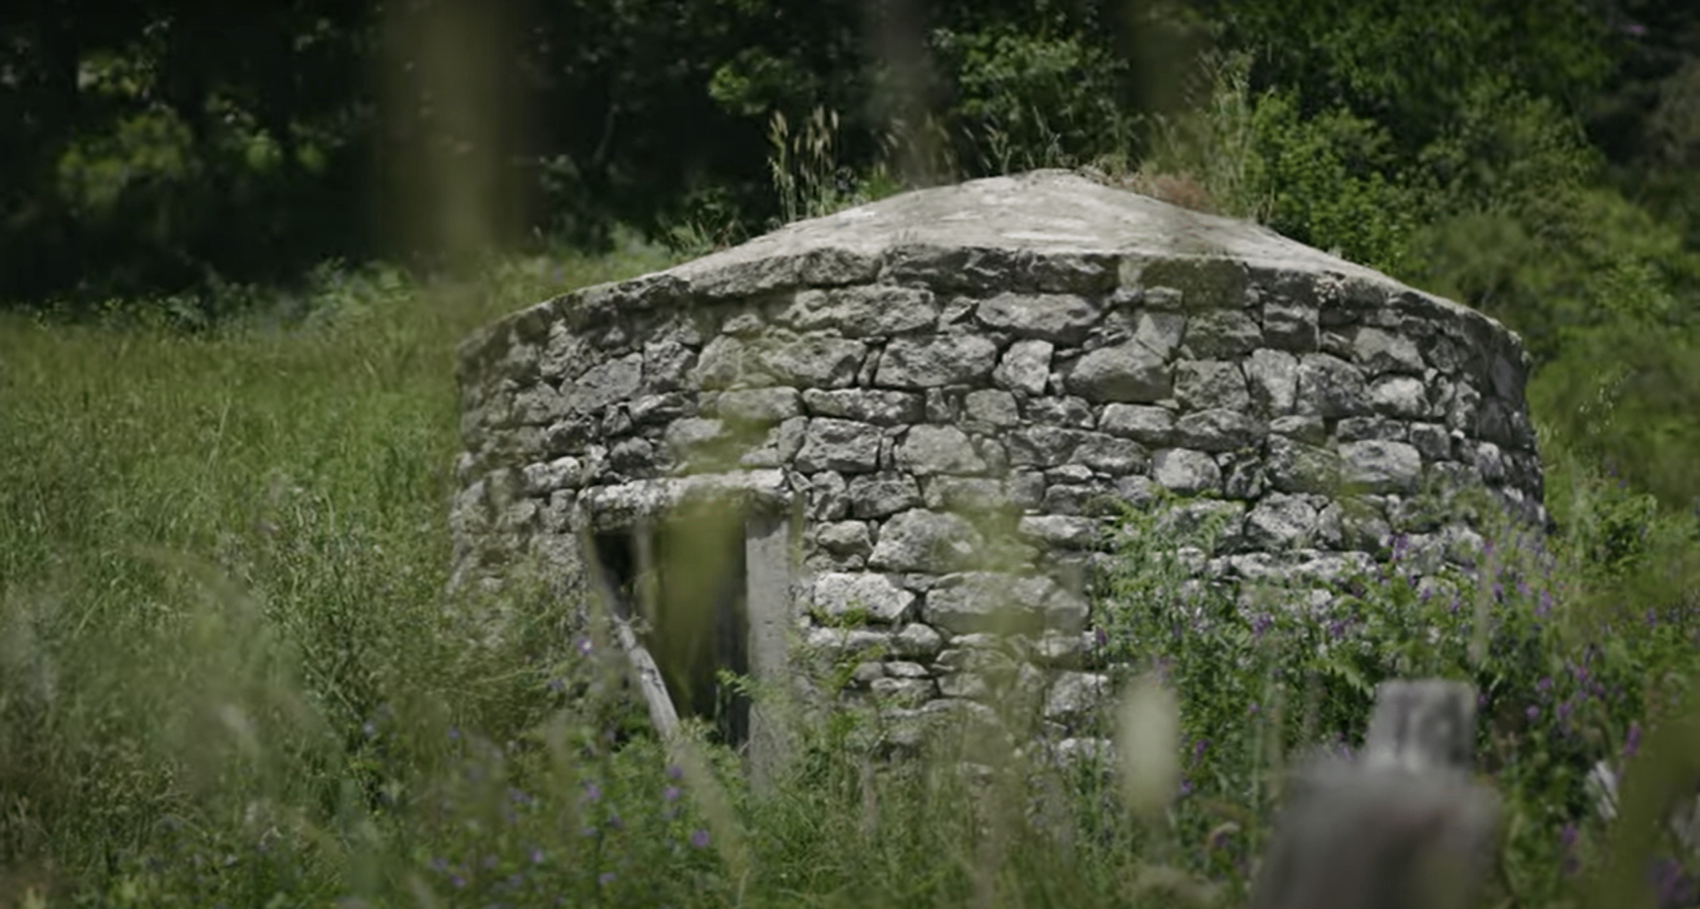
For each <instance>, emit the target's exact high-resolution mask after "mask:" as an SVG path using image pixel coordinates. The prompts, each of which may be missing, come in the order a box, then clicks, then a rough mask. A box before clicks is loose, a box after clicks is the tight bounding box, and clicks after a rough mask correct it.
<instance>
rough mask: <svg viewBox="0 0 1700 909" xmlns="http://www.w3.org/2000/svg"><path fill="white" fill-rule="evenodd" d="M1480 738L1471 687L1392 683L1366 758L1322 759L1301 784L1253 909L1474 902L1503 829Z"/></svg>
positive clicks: (1379, 699)
mask: <svg viewBox="0 0 1700 909" xmlns="http://www.w3.org/2000/svg"><path fill="white" fill-rule="evenodd" d="M1474 731H1475V691H1474V689H1473V688H1471V687H1470V686H1468V685H1464V684H1461V683H1456V682H1446V681H1439V680H1422V681H1393V682H1386V683H1383V684H1382V685H1381V686H1380V687H1379V688H1378V689H1377V690H1376V705H1375V712H1374V715H1373V717H1372V719H1371V720H1370V729H1369V736H1368V741H1367V742H1366V744H1365V747H1364V753H1363V756H1362V758H1361V760H1359V761H1355V762H1353V761H1343V760H1336V759H1317V760H1313V761H1312V762H1310V763H1309V764H1308V765H1306V766H1305V767H1304V768H1303V769H1301V770H1300V771H1299V772H1298V773H1297V774H1296V775H1295V777H1294V779H1293V780H1292V783H1291V785H1290V787H1289V789H1288V797H1287V805H1286V807H1285V809H1284V810H1283V811H1282V814H1281V818H1280V821H1279V822H1278V823H1277V825H1276V829H1275V835H1274V839H1273V840H1272V842H1271V844H1270V846H1269V850H1268V852H1267V854H1266V855H1265V857H1264V860H1263V864H1262V866H1261V867H1260V868H1259V869H1258V874H1257V877H1256V879H1255V880H1254V882H1253V884H1252V897H1251V909H1464V907H1466V906H1469V905H1470V904H1471V903H1472V901H1473V900H1474V899H1475V898H1476V896H1477V894H1478V892H1479V891H1480V887H1481V883H1482V880H1483V878H1484V877H1485V876H1486V873H1487V871H1488V869H1489V868H1490V867H1491V866H1492V862H1493V857H1494V850H1495V847H1496V845H1497V844H1496V842H1495V840H1496V836H1497V832H1498V822H1499V800H1498V797H1497V795H1496V794H1495V793H1494V792H1493V790H1492V789H1491V788H1489V787H1486V786H1483V785H1481V784H1479V783H1477V782H1475V781H1474V780H1473V779H1472V778H1471V775H1470V753H1471V748H1470V743H1471V741H1472V737H1473V735H1474Z"/></svg>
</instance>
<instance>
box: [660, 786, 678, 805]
mask: <svg viewBox="0 0 1700 909" xmlns="http://www.w3.org/2000/svg"><path fill="white" fill-rule="evenodd" d="M678 798H679V787H677V786H668V787H667V788H666V789H663V790H661V800H662V801H663V802H671V801H675V800H677V799H678Z"/></svg>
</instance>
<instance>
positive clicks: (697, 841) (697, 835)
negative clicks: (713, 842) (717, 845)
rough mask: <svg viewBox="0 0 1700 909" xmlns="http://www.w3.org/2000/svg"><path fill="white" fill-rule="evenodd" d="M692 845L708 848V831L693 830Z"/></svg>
mask: <svg viewBox="0 0 1700 909" xmlns="http://www.w3.org/2000/svg"><path fill="white" fill-rule="evenodd" d="M691 845H692V846H694V847H696V848H698V849H707V848H708V831H707V830H702V829H697V830H692V831H691Z"/></svg>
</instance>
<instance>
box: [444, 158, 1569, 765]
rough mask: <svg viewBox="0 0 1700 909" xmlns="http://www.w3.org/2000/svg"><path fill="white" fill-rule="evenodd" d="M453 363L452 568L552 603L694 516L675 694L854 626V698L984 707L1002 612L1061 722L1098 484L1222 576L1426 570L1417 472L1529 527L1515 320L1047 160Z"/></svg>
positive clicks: (497, 335) (779, 239) (773, 668)
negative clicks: (707, 675)
mask: <svg viewBox="0 0 1700 909" xmlns="http://www.w3.org/2000/svg"><path fill="white" fill-rule="evenodd" d="M460 357H461V362H460V368H461V386H462V396H463V397H462V408H463V421H462V434H463V437H464V442H465V452H464V454H463V455H462V457H461V460H460V462H459V464H458V477H459V482H460V490H461V491H460V493H459V495H458V497H457V498H456V500H455V502H454V506H453V527H454V532H455V539H456V545H455V555H454V559H455V577H456V583H460V584H476V583H479V582H481V581H484V580H487V579H489V578H491V577H495V576H498V575H500V574H501V573H502V572H504V571H506V570H509V569H510V568H511V567H512V566H514V565H516V564H518V563H519V561H520V560H521V559H522V558H523V557H527V556H531V557H536V558H538V559H539V560H540V561H539V562H538V563H537V564H541V565H542V566H544V570H545V571H546V572H548V574H549V576H550V577H551V579H552V580H554V581H555V582H556V583H557V584H558V587H559V589H560V590H562V591H566V592H569V593H570V592H571V591H574V590H580V589H583V588H584V585H585V583H586V580H587V578H589V577H591V576H592V575H598V574H599V575H602V576H606V577H608V578H609V582H610V584H611V585H613V586H616V587H617V586H620V585H621V584H622V583H626V584H628V586H629V583H630V582H632V581H633V580H634V578H635V577H636V574H637V570H638V569H637V566H639V565H640V564H642V563H643V562H644V560H645V559H646V558H647V559H650V560H652V561H653V560H655V559H658V558H661V556H658V555H657V554H656V553H657V552H658V551H663V550H666V551H682V549H681V547H683V546H685V543H684V542H680V541H687V542H688V541H689V540H690V539H696V540H697V541H698V546H697V548H698V549H699V550H701V549H703V547H705V546H707V547H708V548H710V549H712V548H714V547H713V546H709V545H708V544H706V543H704V542H702V541H703V540H704V539H706V538H707V536H713V537H714V538H715V539H716V540H718V541H720V542H719V543H717V544H715V545H716V546H719V549H718V550H716V551H717V552H718V553H719V554H720V556H722V558H721V559H720V560H719V562H718V563H716V564H717V565H718V566H720V567H715V568H713V569H712V570H709V569H701V570H695V569H693V571H692V572H687V573H686V576H683V577H679V576H677V575H678V574H679V573H678V572H675V575H676V576H674V577H672V578H669V577H667V576H666V573H665V572H662V579H661V582H660V584H661V586H662V587H663V588H669V589H671V590H673V591H674V592H675V594H676V595H675V596H674V598H673V599H674V600H675V601H680V602H683V601H685V600H689V601H691V602H694V603H697V604H698V605H699V606H703V604H707V605H706V606H703V608H706V609H707V610H708V613H707V614H708V616H709V617H708V618H701V619H700V620H699V621H698V622H697V623H696V624H695V625H694V626H689V627H688V630H687V631H683V632H679V634H681V635H683V636H684V637H685V638H688V639H689V640H686V641H684V642H683V643H679V642H675V644H676V646H674V647H672V648H671V650H672V651H673V652H674V655H675V657H676V659H677V660H682V661H683V662H682V663H679V666H676V667H675V669H674V670H671V675H670V679H669V687H670V688H674V689H675V690H674V692H673V693H674V697H675V699H677V700H678V701H679V702H680V703H681V704H683V705H685V706H683V707H682V708H681V709H682V711H685V712H689V710H690V709H691V708H690V706H689V705H690V703H693V702H694V703H697V704H698V705H699V707H700V705H701V704H703V703H706V702H705V701H703V700H702V699H701V698H700V697H699V696H698V694H697V693H695V692H691V693H686V692H682V691H679V690H677V688H678V687H679V685H678V684H677V680H679V679H683V678H684V676H685V675H686V674H688V673H689V672H696V673H697V676H696V677H697V678H699V679H700V678H702V675H701V670H702V667H701V665H700V664H701V663H702V662H703V661H704V660H707V661H708V662H711V663H715V664H718V665H721V666H730V668H734V669H736V670H739V671H747V672H749V673H751V674H753V675H754V676H755V677H756V678H757V679H758V680H762V679H765V680H767V681H769V682H773V681H780V680H783V679H786V678H788V677H790V675H791V673H792V666H793V662H792V660H793V657H794V656H795V649H796V648H797V647H798V646H800V645H801V646H811V645H812V646H814V647H817V648H827V649H832V648H837V649H838V650H839V651H840V652H842V651H843V650H844V649H845V648H850V649H856V648H864V647H871V646H872V647H877V648H878V649H877V650H875V651H873V658H872V659H868V660H867V661H865V662H864V663H863V664H862V665H859V666H857V667H856V669H855V672H854V674H853V676H852V677H851V682H850V685H851V688H852V689H853V690H856V691H860V692H863V694H864V695H865V696H872V697H875V698H877V699H879V700H880V702H881V703H883V704H886V705H892V706H894V707H895V709H898V710H902V711H906V712H919V713H926V712H929V711H946V710H948V709H950V708H951V707H952V706H953V705H954V706H962V705H964V704H966V703H968V702H972V701H974V700H976V699H978V698H982V697H985V696H986V689H985V687H984V686H983V685H980V684H978V683H977V682H976V679H975V677H974V675H973V674H972V673H969V672H965V671H963V668H964V666H965V665H967V663H968V662H969V661H967V660H966V659H965V658H964V655H965V654H967V653H970V652H971V651H973V650H975V648H980V647H986V646H989V643H988V641H989V639H990V638H991V637H992V635H990V634H989V632H992V631H994V630H999V629H1008V628H1010V627H1015V628H1017V630H1020V631H1022V632H1023V633H1024V635H1025V637H1024V640H1027V641H1029V642H1031V646H1029V647H1028V648H1027V650H1026V651H1024V652H1026V653H1029V654H1030V655H1031V657H1032V660H1031V665H1032V667H1034V668H1033V669H1032V671H1033V672H1034V673H1036V674H1037V675H1038V676H1040V677H1042V678H1043V679H1044V680H1046V684H1048V685H1050V686H1052V687H1051V688H1050V691H1051V695H1050V696H1049V698H1048V700H1043V703H1044V705H1045V706H1044V710H1045V711H1046V713H1047V715H1048V716H1049V718H1050V719H1052V720H1055V721H1057V722H1058V723H1059V724H1060V725H1066V721H1067V720H1068V718H1069V715H1070V713H1071V711H1074V710H1077V709H1078V707H1079V703H1080V697H1079V695H1080V694H1081V693H1082V692H1087V693H1090V692H1091V691H1092V690H1095V686H1099V685H1101V683H1102V679H1101V677H1097V676H1093V675H1091V674H1090V673H1083V672H1081V671H1079V670H1078V669H1071V668H1069V666H1070V660H1071V657H1072V656H1073V655H1075V654H1078V653H1079V652H1080V651H1081V649H1082V648H1084V647H1087V646H1089V638H1090V634H1089V633H1084V634H1083V632H1085V630H1086V629H1087V628H1088V623H1089V621H1090V618H1091V617H1090V616H1089V614H1088V611H1089V610H1088V597H1087V596H1085V593H1086V590H1085V585H1086V584H1087V583H1088V582H1089V578H1090V574H1091V572H1090V571H1089V569H1090V567H1091V565H1092V563H1093V560H1094V559H1095V558H1101V557H1102V556H1101V553H1100V550H1101V548H1102V541H1103V538H1104V533H1103V531H1104V529H1105V521H1106V517H1107V516H1109V515H1112V514H1114V513H1115V509H1114V508H1113V507H1107V506H1113V505H1114V503H1115V502H1116V501H1118V500H1119V501H1121V502H1127V503H1132V504H1134V505H1139V504H1142V503H1146V502H1149V501H1151V500H1152V499H1153V497H1154V495H1155V494H1156V493H1159V492H1161V491H1163V490H1167V491H1170V492H1173V493H1177V494H1181V495H1183V496H1194V497H1201V498H1202V499H1203V502H1202V504H1196V503H1195V504H1194V505H1193V506H1189V507H1194V508H1199V507H1202V508H1205V509H1207V510H1210V511H1212V512H1213V513H1218V514H1219V515H1220V516H1221V517H1222V518H1224V519H1225V520H1226V521H1227V526H1226V530H1225V531H1224V533H1223V535H1222V537H1221V538H1220V545H1219V547H1218V551H1217V552H1215V553H1212V554H1208V555H1209V556H1210V561H1209V565H1208V569H1209V571H1210V572H1211V575H1212V576H1213V577H1215V578H1217V579H1219V580H1224V581H1227V582H1234V581H1236V580H1239V581H1243V580H1245V579H1263V578H1269V577H1272V576H1279V577H1306V576H1309V577H1316V578H1320V579H1326V578H1328V577H1330V576H1338V575H1339V574H1340V573H1341V572H1343V571H1348V570H1350V569H1351V568H1352V567H1353V566H1354V565H1356V564H1364V563H1366V562H1367V559H1368V555H1367V553H1369V552H1371V551H1373V550H1374V549H1375V548H1376V547H1377V546H1381V545H1385V544H1386V543H1387V540H1388V537H1389V534H1391V533H1396V532H1398V533H1407V534H1409V537H1408V540H1409V546H1410V549H1411V551H1413V552H1415V553H1419V554H1424V555H1423V557H1426V558H1429V559H1430V561H1431V562H1433V563H1434V564H1438V563H1439V560H1441V559H1444V558H1447V557H1448V556H1449V554H1451V555H1456V554H1457V553H1458V552H1460V551H1461V549H1460V546H1459V544H1460V542H1461V541H1464V542H1467V540H1468V538H1469V537H1470V535H1471V534H1472V531H1471V529H1470V528H1469V527H1468V526H1467V525H1465V524H1463V523H1458V522H1451V523H1448V522H1446V521H1440V520H1437V519H1435V518H1432V517H1424V514H1428V512H1425V511H1424V510H1422V509H1419V508H1417V507H1415V502H1416V501H1417V499H1418V497H1419V494H1420V493H1422V492H1423V491H1424V490H1425V489H1426V490H1429V491H1431V492H1432V491H1435V490H1439V491H1440V492H1441V493H1445V492H1447V491H1449V490H1459V489H1464V488H1472V487H1485V488H1486V489H1487V490H1488V491H1490V492H1491V493H1493V494H1494V495H1495V496H1497V498H1498V499H1499V501H1501V502H1503V503H1504V504H1505V505H1506V507H1508V508H1509V509H1511V510H1512V511H1514V512H1515V513H1517V514H1520V515H1522V516H1524V517H1526V518H1527V519H1529V520H1530V521H1533V522H1541V521H1543V520H1544V517H1543V512H1542V510H1541V505H1540V502H1541V471H1540V463H1539V460H1538V458H1537V455H1536V451H1535V438H1534V433H1533V431H1532V430H1531V427H1530V423H1529V420H1528V416H1527V412H1526V408H1525V403H1524V380H1525V375H1526V370H1527V360H1526V356H1525V353H1524V350H1523V347H1522V345H1521V342H1520V341H1519V339H1518V338H1517V337H1516V336H1515V335H1514V334H1512V333H1511V332H1510V331H1509V330H1507V329H1506V328H1504V327H1503V326H1502V325H1500V324H1499V323H1497V322H1495V321H1494V320H1492V319H1489V318H1487V317H1485V316H1483V315H1481V314H1480V313H1477V312H1475V311H1473V310H1471V309H1468V308H1466V307H1462V306H1459V305H1457V304H1455V303H1452V302H1449V301H1447V300H1443V299H1439V298H1436V297H1434V296H1431V295H1428V294H1425V293H1422V292H1420V291H1417V290H1414V289H1412V288H1409V287H1406V286H1404V285H1402V284H1400V283H1398V282H1396V281H1393V280H1392V279H1390V278H1387V277H1386V276H1383V275H1381V274H1378V273H1375V272H1372V271H1370V270H1367V269H1365V268H1362V267H1359V266H1356V265H1353V264H1351V263H1348V262H1346V261H1343V260H1341V259H1339V258H1336V257H1333V256H1329V255H1326V254H1324V253H1322V252H1319V251H1317V250H1315V249H1311V248H1309V247H1306V246H1303V245H1300V244H1298V243H1294V242H1292V241H1289V240H1286V239H1284V238H1282V237H1280V236H1278V235H1276V234H1275V233H1273V232H1271V231H1269V230H1266V229H1264V228H1261V227H1258V226H1255V225H1253V224H1249V223H1245V222H1240V221H1235V220H1231V219H1226V218H1220V217H1214V216H1209V215H1203V214H1198V213H1195V212H1191V211H1187V210H1183V209H1179V208H1175V207H1172V206H1169V205H1166V204H1164V203H1161V202H1158V201H1155V200H1153V199H1150V198H1146V197H1143V196H1139V195H1136V194H1133V193H1129V192H1125V191H1122V190H1118V189H1115V188H1111V187H1107V186H1104V185H1101V184H1100V183H1097V182H1094V181H1092V180H1090V179H1087V178H1085V177H1081V176H1078V175H1074V174H1071V173H1068V172H1061V171H1041V172H1035V173H1031V174H1026V175H1022V176H1016V177H998V178H993V179H985V180H976V181H973V182H969V183H964V184H961V185H957V186H950V187H944V188H938V189H928V190H922V191H917V192H911V193H907V194H904V195H900V196H896V197H893V198H890V199H886V200H883V201H880V202H876V203H873V204H869V205H865V206H861V207H859V208H854V209H850V210H847V211H842V212H839V213H837V214H834V215H831V216H828V217H824V218H818V219H814V220H810V221H805V222H800V223H796V224H792V225H789V226H787V227H785V228H782V229H780V230H778V231H775V232H773V233H771V234H768V235H766V236H763V237H760V238H758V239H755V240H753V241H751V242H749V243H746V244H744V245H742V246H739V247H736V248H733V249H728V250H724V251H722V252H717V253H715V254H713V255H709V256H706V257H704V258H701V259H697V260H695V261H692V262H689V263H686V264H684V265H681V266H678V267H676V268H673V269H669V270H667V271H663V272H659V273H656V274H650V275H646V276H643V277H639V278H635V279H632V280H629V281H623V282H619V283H615V284H606V285H601V286H597V287H591V288H587V289H584V290H579V291H575V292H573V293H569V294H566V295H564V296H561V297H557V298H555V299H552V300H549V301H546V302H543V303H540V304H538V305H536V306H534V307H531V308H530V309H527V310H524V311H522V312H518V313H515V314H514V315H512V316H509V317H507V318H506V319H503V320H502V321H500V322H498V323H496V324H495V325H492V326H490V327H489V328H487V329H486V330H483V331H482V332H480V333H479V334H478V335H477V336H475V337H474V338H472V339H470V340H469V341H467V342H466V343H465V345H464V346H463V348H462V350H461V355H460ZM1347 498H1349V499H1350V500H1351V504H1355V506H1356V507H1346V506H1347V505H1348V503H1347V502H1346V501H1345V499H1347ZM693 503H705V504H706V505H707V506H708V507H707V508H706V509H702V508H696V509H693V508H692V505H693ZM686 513H691V514H695V515H697V517H696V518H694V519H693V520H695V521H696V522H697V523H696V524H695V525H689V524H687V525H685V526H687V527H689V526H695V527H696V528H697V530H696V531H690V530H685V531H675V532H674V533H673V534H672V539H673V540H674V543H673V544H669V543H667V542H666V539H665V538H666V536H667V535H666V533H664V532H663V530H661V529H660V528H663V527H664V526H667V522H668V521H669V520H670V519H671V517H672V516H675V515H681V514H686ZM705 515H706V516H708V517H709V518H716V517H718V519H719V523H718V524H715V523H714V522H713V520H710V521H709V522H708V523H703V521H704V516H705ZM716 528H717V529H716ZM669 545H671V546H672V547H673V548H672V550H668V547H669ZM702 564H705V565H706V564H708V563H707V562H703V563H702ZM713 591H720V593H718V594H716V593H714V592H713ZM663 592H664V593H665V592H666V591H665V590H664V591H663ZM653 618H656V634H657V635H664V634H666V633H667V632H668V622H669V621H670V620H669V617H668V616H667V615H661V616H658V617H653ZM1011 622H1013V623H1015V624H1014V626H1011V625H1010V624H1009V623H1011ZM687 625H688V623H686V624H679V623H677V622H675V626H676V627H679V628H687ZM705 642H706V643H705ZM667 650H668V648H665V647H664V648H662V651H667ZM679 654H683V655H682V656H680V655H679ZM658 658H659V659H660V661H661V662H662V663H663V664H664V665H663V669H664V670H667V666H666V665H665V664H666V663H667V661H668V659H670V658H673V657H669V656H668V655H667V653H666V652H661V653H660V654H659V656H658ZM693 661H694V662H693ZM685 664H691V665H692V666H695V667H696V668H694V669H688V668H679V667H680V666H684V665H685ZM1042 699H1043V696H1042ZM741 722H742V721H741ZM755 722H756V724H757V726H758V727H759V726H760V724H761V720H760V718H759V716H758V717H757V719H756V721H755ZM751 732H752V730H750V729H749V727H748V726H747V725H744V726H738V728H735V729H734V730H733V731H732V732H731V734H732V736H733V737H734V738H744V737H747V736H748V735H750V734H751ZM754 733H755V734H756V735H757V736H758V737H759V736H760V735H761V730H760V729H759V728H757V729H755V730H754Z"/></svg>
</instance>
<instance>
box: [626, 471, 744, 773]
mask: <svg viewBox="0 0 1700 909" xmlns="http://www.w3.org/2000/svg"><path fill="white" fill-rule="evenodd" d="M594 544H595V550H596V552H595V557H596V559H597V561H598V563H599V565H600V566H601V568H602V571H603V575H604V577H606V578H607V579H608V582H609V584H610V586H612V587H613V588H614V593H615V610H616V614H617V615H619V616H620V617H621V618H625V619H636V620H637V621H636V622H635V624H636V626H637V627H638V629H639V632H640V640H641V641H642V643H643V645H644V647H645V648H646V649H648V650H649V652H650V655H651V656H652V657H653V658H654V660H655V662H656V664H657V666H658V668H659V669H660V671H661V676H662V679H663V681H664V682H665V684H666V688H667V694H668V697H669V698H670V699H671V700H672V702H673V707H674V709H675V710H676V711H677V712H678V714H679V716H680V717H681V718H683V717H695V718H697V719H700V720H702V721H704V722H706V723H708V724H709V726H710V728H711V729H712V730H713V733H714V736H715V738H716V739H718V740H719V741H721V742H722V743H724V744H726V745H729V746H731V747H734V748H741V747H743V746H744V745H745V744H746V743H747V742H748V741H749V739H750V700H749V697H748V696H747V694H745V693H744V692H743V691H741V690H740V689H739V687H738V686H736V685H734V684H731V683H730V680H727V679H723V678H722V673H723V672H724V673H729V674H731V675H732V676H735V677H737V678H740V679H741V678H747V677H748V676H749V673H750V656H749V618H748V609H747V602H748V589H747V588H748V582H747V578H748V569H747V565H746V562H745V534H744V520H743V516H742V514H741V513H740V510H739V509H736V508H728V507H726V506H725V505H724V504H722V503H702V504H688V505H685V506H681V507H680V508H677V509H675V510H674V511H673V512H672V513H670V514H668V515H666V516H665V517H664V518H662V519H661V520H659V521H656V522H655V523H653V524H651V525H648V526H639V527H634V528H625V529H620V530H614V531H609V532H604V533H599V534H596V535H595V537H594Z"/></svg>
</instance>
